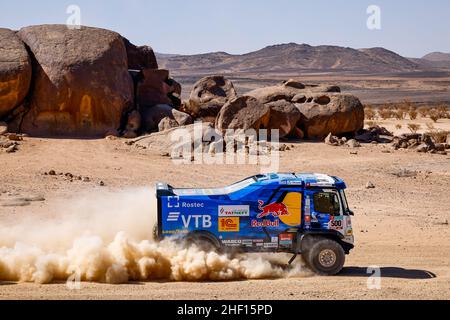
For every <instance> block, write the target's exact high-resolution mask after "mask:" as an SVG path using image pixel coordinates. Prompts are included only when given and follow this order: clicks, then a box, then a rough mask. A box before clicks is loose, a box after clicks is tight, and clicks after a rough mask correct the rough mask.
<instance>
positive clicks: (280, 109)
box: [266, 100, 304, 138]
mask: <svg viewBox="0 0 450 320" xmlns="http://www.w3.org/2000/svg"><path fill="white" fill-rule="evenodd" d="M266 106H268V107H269V108H270V120H269V124H268V127H267V129H279V134H280V138H283V137H286V136H289V135H291V136H293V137H296V138H303V132H302V131H301V130H300V128H298V125H299V122H300V121H301V120H303V118H304V117H303V115H302V113H301V112H300V111H299V110H298V108H297V107H296V106H295V104H293V103H291V102H289V101H286V100H278V101H275V102H269V103H267V104H266Z"/></svg>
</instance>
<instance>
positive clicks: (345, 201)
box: [339, 190, 350, 212]
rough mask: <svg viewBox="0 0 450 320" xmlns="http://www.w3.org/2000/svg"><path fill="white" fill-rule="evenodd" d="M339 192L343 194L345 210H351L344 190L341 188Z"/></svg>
mask: <svg viewBox="0 0 450 320" xmlns="http://www.w3.org/2000/svg"><path fill="white" fill-rule="evenodd" d="M339 193H340V194H341V199H342V205H343V206H344V212H349V211H350V208H349V207H348V202H347V197H346V195H345V192H344V190H339Z"/></svg>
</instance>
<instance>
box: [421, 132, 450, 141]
mask: <svg viewBox="0 0 450 320" xmlns="http://www.w3.org/2000/svg"><path fill="white" fill-rule="evenodd" d="M425 134H426V135H429V136H430V137H431V138H432V139H433V141H434V142H435V143H446V142H447V136H448V135H449V134H450V131H447V130H431V131H429V132H427V133H425Z"/></svg>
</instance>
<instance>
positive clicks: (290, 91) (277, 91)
mask: <svg viewBox="0 0 450 320" xmlns="http://www.w3.org/2000/svg"><path fill="white" fill-rule="evenodd" d="M301 92H305V85H304V84H302V83H300V82H297V81H293V80H289V81H285V82H283V83H282V84H281V85H277V86H269V87H263V88H258V89H255V90H252V91H250V92H247V93H246V95H248V96H252V97H255V98H256V99H258V101H259V102H261V103H269V102H274V101H278V100H286V101H292V99H293V98H294V97H295V96H296V95H298V94H299V93H301Z"/></svg>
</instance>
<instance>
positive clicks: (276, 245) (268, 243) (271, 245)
mask: <svg viewBox="0 0 450 320" xmlns="http://www.w3.org/2000/svg"><path fill="white" fill-rule="evenodd" d="M264 248H278V243H273V242H266V243H264Z"/></svg>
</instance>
